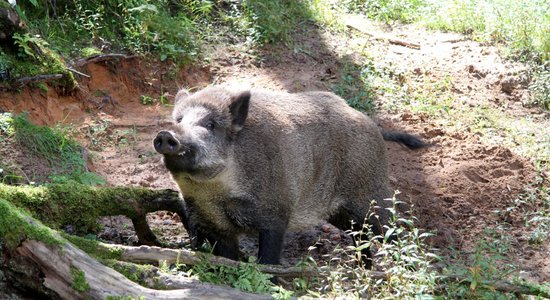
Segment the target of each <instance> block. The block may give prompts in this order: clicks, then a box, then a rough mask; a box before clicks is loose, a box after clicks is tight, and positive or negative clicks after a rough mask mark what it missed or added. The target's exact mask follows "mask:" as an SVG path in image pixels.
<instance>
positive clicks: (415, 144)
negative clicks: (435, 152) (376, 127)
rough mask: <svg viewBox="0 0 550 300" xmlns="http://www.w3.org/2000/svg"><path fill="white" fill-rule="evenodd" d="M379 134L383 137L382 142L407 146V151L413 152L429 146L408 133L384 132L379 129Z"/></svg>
mask: <svg viewBox="0 0 550 300" xmlns="http://www.w3.org/2000/svg"><path fill="white" fill-rule="evenodd" d="M380 132H381V133H382V137H384V140H386V141H390V142H397V143H400V144H403V145H405V146H407V148H409V149H413V150H414V149H419V148H423V147H426V146H430V144H427V143H425V142H424V141H422V140H421V139H420V138H418V137H416V136H414V135H411V134H408V133H404V132H396V131H386V130H384V129H381V130H380Z"/></svg>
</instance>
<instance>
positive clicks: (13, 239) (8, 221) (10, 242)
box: [0, 195, 62, 248]
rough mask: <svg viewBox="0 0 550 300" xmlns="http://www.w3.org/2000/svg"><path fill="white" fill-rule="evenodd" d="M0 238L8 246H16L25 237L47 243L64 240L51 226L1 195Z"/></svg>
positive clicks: (57, 242)
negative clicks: (42, 222)
mask: <svg viewBox="0 0 550 300" xmlns="http://www.w3.org/2000/svg"><path fill="white" fill-rule="evenodd" d="M0 239H2V240H4V241H5V243H6V245H7V247H8V248H15V247H17V245H19V243H20V242H21V241H22V240H24V239H30V240H39V241H42V242H45V243H46V244H61V243H62V241H61V240H60V239H59V238H58V237H57V236H56V235H55V232H54V231H53V230H51V229H50V228H48V227H46V226H44V225H42V224H41V223H40V222H39V221H37V220H34V219H33V218H32V217H31V216H29V215H27V214H26V213H24V212H23V211H22V210H21V209H19V208H17V207H15V206H14V205H13V204H11V203H10V202H8V201H6V200H5V199H4V197H3V196H2V195H0Z"/></svg>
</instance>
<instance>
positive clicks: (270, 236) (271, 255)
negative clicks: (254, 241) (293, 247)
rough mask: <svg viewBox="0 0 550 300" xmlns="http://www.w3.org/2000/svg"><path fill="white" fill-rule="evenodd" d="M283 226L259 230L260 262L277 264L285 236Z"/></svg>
mask: <svg viewBox="0 0 550 300" xmlns="http://www.w3.org/2000/svg"><path fill="white" fill-rule="evenodd" d="M285 231H286V230H285V227H283V226H278V227H276V228H271V229H263V230H260V240H259V243H260V245H259V250H258V261H259V263H261V264H267V265H278V264H279V260H280V259H281V251H282V249H283V242H284V237H285Z"/></svg>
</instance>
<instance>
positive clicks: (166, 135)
mask: <svg viewBox="0 0 550 300" xmlns="http://www.w3.org/2000/svg"><path fill="white" fill-rule="evenodd" d="M153 145H154V147H155V150H156V151H157V152H158V153H160V154H176V153H178V151H179V148H180V143H179V142H178V140H177V139H176V137H174V135H173V134H172V133H171V132H169V131H161V132H159V133H158V134H157V136H156V137H155V139H154V140H153Z"/></svg>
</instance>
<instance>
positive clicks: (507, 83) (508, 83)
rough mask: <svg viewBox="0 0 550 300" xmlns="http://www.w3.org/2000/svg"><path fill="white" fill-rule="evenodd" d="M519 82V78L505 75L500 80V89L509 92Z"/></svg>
mask: <svg viewBox="0 0 550 300" xmlns="http://www.w3.org/2000/svg"><path fill="white" fill-rule="evenodd" d="M518 84H519V80H518V78H517V77H515V76H507V77H505V78H503V79H502V80H501V81H500V89H501V90H502V91H503V92H505V93H508V94H511V93H512V92H513V91H514V90H515V89H516V87H517V86H518Z"/></svg>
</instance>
